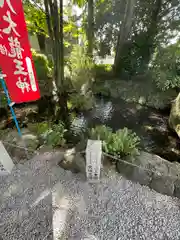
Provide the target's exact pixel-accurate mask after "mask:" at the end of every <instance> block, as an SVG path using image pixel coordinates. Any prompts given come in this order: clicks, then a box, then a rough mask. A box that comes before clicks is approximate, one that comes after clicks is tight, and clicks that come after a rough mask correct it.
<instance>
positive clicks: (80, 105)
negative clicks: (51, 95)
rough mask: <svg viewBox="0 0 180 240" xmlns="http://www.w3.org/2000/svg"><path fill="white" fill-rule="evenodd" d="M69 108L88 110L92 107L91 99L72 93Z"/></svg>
mask: <svg viewBox="0 0 180 240" xmlns="http://www.w3.org/2000/svg"><path fill="white" fill-rule="evenodd" d="M69 102H70V104H69V105H70V108H71V109H78V110H79V111H83V110H90V109H92V107H93V97H92V96H88V95H82V94H76V93H73V94H71V95H70V98H69Z"/></svg>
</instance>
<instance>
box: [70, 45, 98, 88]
mask: <svg viewBox="0 0 180 240" xmlns="http://www.w3.org/2000/svg"><path fill="white" fill-rule="evenodd" d="M68 65H69V68H70V72H71V82H72V85H73V87H74V89H75V90H77V91H81V90H82V87H83V85H85V84H86V85H88V86H89V85H91V83H92V81H93V79H94V74H93V69H94V63H93V61H92V59H91V58H90V57H88V55H87V53H86V49H85V47H83V46H79V45H74V46H73V50H72V52H71V55H70V57H69V63H68Z"/></svg>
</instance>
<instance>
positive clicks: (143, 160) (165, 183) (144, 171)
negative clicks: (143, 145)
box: [117, 151, 180, 196]
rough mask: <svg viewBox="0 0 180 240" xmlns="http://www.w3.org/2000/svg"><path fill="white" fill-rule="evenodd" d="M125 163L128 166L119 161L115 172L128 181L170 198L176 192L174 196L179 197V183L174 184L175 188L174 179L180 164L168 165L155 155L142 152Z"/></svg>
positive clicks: (178, 173) (176, 177)
mask: <svg viewBox="0 0 180 240" xmlns="http://www.w3.org/2000/svg"><path fill="white" fill-rule="evenodd" d="M125 161H127V162H129V163H130V164H128V163H125V162H121V161H120V162H118V163H117V170H118V172H120V173H122V174H123V175H125V176H126V177H127V178H128V179H130V180H133V181H136V182H139V183H140V184H143V185H147V186H149V187H151V188H153V189H154V190H156V191H158V192H160V193H163V194H167V195H171V196H172V195H173V194H174V192H175V191H176V195H178V194H179V196H180V187H179V185H178V183H179V182H177V184H176V185H177V187H176V185H175V182H176V179H178V178H179V177H180V164H178V163H176V164H173V163H170V162H168V161H166V160H165V159H163V158H161V157H159V156H157V155H154V154H150V153H147V152H143V151H142V152H141V153H140V155H139V156H137V157H135V158H132V157H129V158H126V159H125Z"/></svg>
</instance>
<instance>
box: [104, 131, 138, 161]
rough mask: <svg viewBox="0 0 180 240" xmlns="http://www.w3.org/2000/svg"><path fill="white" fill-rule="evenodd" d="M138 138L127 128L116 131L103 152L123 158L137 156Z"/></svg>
mask: <svg viewBox="0 0 180 240" xmlns="http://www.w3.org/2000/svg"><path fill="white" fill-rule="evenodd" d="M139 143H140V139H139V137H138V136H137V135H136V133H133V132H132V131H131V130H129V129H128V128H123V129H120V130H118V131H117V132H116V133H114V134H113V135H112V138H110V139H109V141H108V142H107V144H106V145H105V151H106V152H107V153H109V154H112V155H115V156H119V157H125V156H128V155H130V156H134V155H137V154H138V149H137V147H138V145H139Z"/></svg>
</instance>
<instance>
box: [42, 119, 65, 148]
mask: <svg viewBox="0 0 180 240" xmlns="http://www.w3.org/2000/svg"><path fill="white" fill-rule="evenodd" d="M66 131H67V130H66V129H65V127H64V124H63V123H62V122H59V123H58V124H54V125H53V126H52V128H50V129H48V131H47V132H46V133H45V134H46V143H47V145H50V146H53V147H57V146H64V145H65V143H66V140H65V137H64V134H65V132H66Z"/></svg>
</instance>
